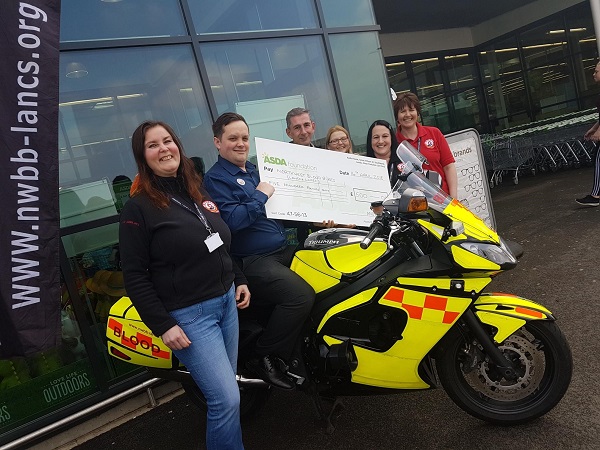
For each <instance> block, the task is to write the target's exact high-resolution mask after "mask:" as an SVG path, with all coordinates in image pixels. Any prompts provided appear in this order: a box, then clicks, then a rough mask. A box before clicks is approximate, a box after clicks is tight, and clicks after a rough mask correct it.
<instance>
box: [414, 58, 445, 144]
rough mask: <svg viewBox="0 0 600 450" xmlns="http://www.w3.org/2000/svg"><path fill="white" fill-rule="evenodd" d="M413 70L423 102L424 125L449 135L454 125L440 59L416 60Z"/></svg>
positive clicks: (418, 92)
mask: <svg viewBox="0 0 600 450" xmlns="http://www.w3.org/2000/svg"><path fill="white" fill-rule="evenodd" d="M412 68H413V73H414V77H415V84H416V85H417V96H418V97H419V101H420V102H421V119H422V121H423V124H424V125H429V126H433V127H437V128H439V129H440V130H442V133H447V132H448V131H449V130H450V129H451V128H452V124H451V119H450V109H449V107H448V102H447V100H446V94H445V92H444V82H443V79H442V70H441V67H440V60H439V58H437V57H436V58H425V59H417V60H414V61H412Z"/></svg>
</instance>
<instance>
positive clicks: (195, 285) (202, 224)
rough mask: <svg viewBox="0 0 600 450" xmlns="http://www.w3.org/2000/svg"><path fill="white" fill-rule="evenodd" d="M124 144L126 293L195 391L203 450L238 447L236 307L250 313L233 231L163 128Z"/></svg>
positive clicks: (145, 130)
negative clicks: (128, 193)
mask: <svg viewBox="0 0 600 450" xmlns="http://www.w3.org/2000/svg"><path fill="white" fill-rule="evenodd" d="M131 145H132V149H133V156H134V158H135V162H136V164H137V168H138V185H137V187H136V189H135V192H134V193H133V194H132V197H131V199H130V200H129V201H128V202H127V203H125V205H124V207H123V211H122V212H121V219H120V220H121V221H120V227H119V241H120V254H121V265H122V268H123V276H124V281H125V289H126V291H127V295H128V296H129V297H130V299H131V301H132V303H133V305H134V306H135V307H136V309H137V311H138V313H139V314H140V317H141V318H142V320H143V321H144V323H145V324H146V325H148V327H149V328H150V329H151V330H152V332H153V333H154V334H155V335H156V336H160V338H161V339H162V340H163V342H164V343H165V345H167V347H169V348H170V349H171V350H172V351H173V353H174V354H175V356H177V358H178V359H179V360H180V361H181V362H182V363H183V364H184V365H185V366H186V368H187V369H188V370H189V371H190V373H191V374H192V376H193V378H194V381H195V382H196V384H197V385H198V387H199V388H200V389H201V390H202V393H203V394H204V396H205V398H206V403H207V406H208V411H207V425H206V447H207V449H213V450H215V449H235V450H239V449H243V444H242V432H241V426H240V417H239V406H240V396H239V389H238V386H237V382H236V378H235V374H236V364H237V346H238V334H239V330H238V320H237V311H236V303H237V307H238V308H245V307H247V306H248V304H249V301H250V292H249V291H248V287H247V281H246V279H245V277H244V275H243V274H242V272H241V271H240V270H239V269H237V267H236V266H235V264H234V262H233V261H232V259H231V257H230V255H229V246H230V243H231V233H230V231H229V228H227V225H226V224H225V222H224V221H223V220H222V219H221V216H220V214H219V210H218V208H217V207H216V205H215V204H214V202H213V201H212V200H211V198H210V197H209V196H208V193H207V192H206V191H205V190H204V189H203V188H202V187H201V180H200V177H199V175H198V174H197V173H196V171H195V169H194V164H193V162H192V161H191V160H190V159H188V158H186V157H185V155H184V152H183V146H182V145H181V141H180V140H179V138H178V137H177V135H176V134H175V132H174V131H173V129H172V128H171V127H170V126H169V125H167V124H166V123H164V122H157V121H146V122H143V123H142V124H141V125H139V126H138V127H137V129H136V130H135V131H134V133H133V136H132V137H131Z"/></svg>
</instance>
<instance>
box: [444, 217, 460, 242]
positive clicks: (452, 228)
mask: <svg viewBox="0 0 600 450" xmlns="http://www.w3.org/2000/svg"><path fill="white" fill-rule="evenodd" d="M464 232H465V224H464V223H462V222H458V221H455V220H453V221H452V222H450V224H449V225H448V226H447V227H446V228H444V233H443V234H442V242H446V241H447V240H448V239H450V238H451V237H456V236H459V235H461V234H463V233H464Z"/></svg>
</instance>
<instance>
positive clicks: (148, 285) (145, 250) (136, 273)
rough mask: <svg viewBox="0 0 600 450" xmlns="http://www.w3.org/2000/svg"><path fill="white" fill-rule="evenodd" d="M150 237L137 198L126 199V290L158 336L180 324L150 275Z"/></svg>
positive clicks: (122, 234)
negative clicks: (134, 199)
mask: <svg viewBox="0 0 600 450" xmlns="http://www.w3.org/2000/svg"><path fill="white" fill-rule="evenodd" d="M150 239H151V236H150V234H149V232H148V229H147V227H146V221H145V220H144V215H143V213H142V211H141V209H140V207H139V205H137V204H136V202H134V201H131V200H130V201H128V202H127V203H125V205H124V207H123V210H122V211H121V220H120V224H119V247H120V254H121V267H122V269H123V278H124V281H125V290H126V291H127V295H128V296H129V298H130V299H131V301H132V303H133V305H134V306H135V308H136V309H137V311H138V313H139V314H140V317H141V318H142V320H143V321H144V323H145V324H146V325H148V327H149V328H150V330H151V331H152V333H154V334H155V335H156V336H162V335H163V334H164V333H165V332H166V331H167V330H169V329H170V328H172V327H174V326H175V325H177V322H176V321H175V319H173V318H172V317H171V315H170V314H169V313H168V311H167V309H166V308H165V306H164V305H163V303H162V302H161V300H160V298H159V297H158V295H157V293H156V291H155V289H154V286H153V284H152V280H151V277H150Z"/></svg>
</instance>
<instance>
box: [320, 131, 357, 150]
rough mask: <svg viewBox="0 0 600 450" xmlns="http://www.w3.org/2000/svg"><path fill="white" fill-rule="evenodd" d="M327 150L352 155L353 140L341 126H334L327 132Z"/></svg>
mask: <svg viewBox="0 0 600 450" xmlns="http://www.w3.org/2000/svg"><path fill="white" fill-rule="evenodd" d="M325 145H326V148H327V150H334V151H336V152H342V153H352V140H351V139H350V133H348V130H346V129H345V128H344V127H343V126H341V125H334V126H333V127H331V128H330V129H329V131H328V132H327V139H325Z"/></svg>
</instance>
